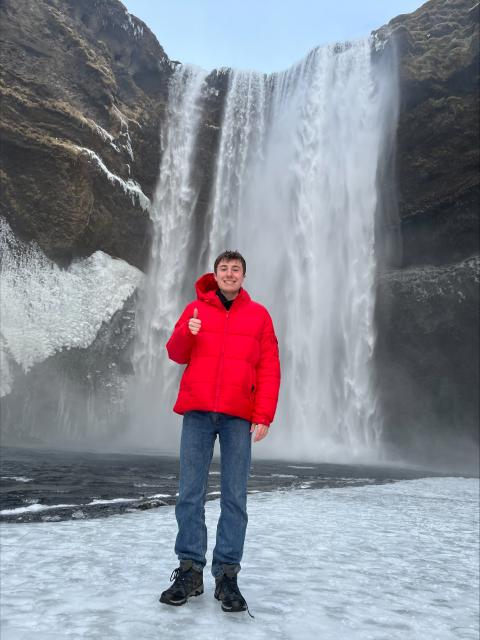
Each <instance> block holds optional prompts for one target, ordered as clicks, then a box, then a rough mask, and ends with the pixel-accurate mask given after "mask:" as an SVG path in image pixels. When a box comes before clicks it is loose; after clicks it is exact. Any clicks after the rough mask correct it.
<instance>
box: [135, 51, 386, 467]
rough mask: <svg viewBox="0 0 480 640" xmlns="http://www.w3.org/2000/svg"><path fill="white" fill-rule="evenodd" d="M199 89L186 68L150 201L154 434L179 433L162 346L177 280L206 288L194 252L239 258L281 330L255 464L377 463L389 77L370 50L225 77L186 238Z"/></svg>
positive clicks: (146, 310) (147, 338) (142, 353)
mask: <svg viewBox="0 0 480 640" xmlns="http://www.w3.org/2000/svg"><path fill="white" fill-rule="evenodd" d="M204 80H205V76H204V75H202V74H201V73H200V72H198V71H194V70H192V69H191V68H188V67H187V68H182V69H180V70H178V71H177V72H176V74H175V77H174V79H173V81H172V86H171V93H170V102H169V120H168V130H167V133H166V136H167V138H166V141H164V143H163V160H162V165H161V169H160V179H159V187H158V189H157V194H156V198H155V203H154V216H153V220H154V224H155V229H156V231H155V238H154V248H153V254H152V264H151V270H150V274H149V277H148V281H147V283H146V288H145V291H144V295H143V303H142V306H141V310H142V311H141V314H140V315H139V318H140V322H139V340H138V346H137V351H136V370H137V377H139V379H140V380H141V381H142V385H143V386H144V387H147V386H148V384H150V382H151V381H152V380H153V381H155V382H154V386H153V391H152V392H151V393H150V397H153V396H152V393H153V394H155V398H156V399H157V400H158V401H159V405H160V406H162V407H166V409H167V412H166V413H164V414H163V417H162V426H161V427H157V428H160V429H161V432H162V438H163V437H167V439H168V434H169V433H173V430H174V429H175V430H176V429H178V419H177V418H174V417H173V416H172V414H169V411H171V406H172V403H173V396H174V392H175V386H176V383H177V381H178V372H177V373H176V372H175V371H176V370H175V366H173V367H172V366H171V365H169V364H168V362H167V361H166V355H165V353H164V344H165V342H166V339H167V338H168V334H169V333H170V331H171V330H172V328H173V324H174V321H175V319H176V317H178V315H179V313H180V312H181V310H182V308H183V306H184V304H185V303H186V302H187V301H188V300H187V299H180V298H181V296H180V295H179V291H181V290H183V289H182V287H183V283H184V282H185V278H188V279H190V280H191V281H193V280H195V278H196V277H197V276H198V275H200V274H196V273H189V272H188V270H187V262H186V256H185V255H184V251H183V249H184V248H185V247H187V246H191V243H192V240H193V241H194V242H196V243H197V244H198V245H199V246H201V247H202V252H201V255H203V256H205V263H204V265H203V267H204V270H205V271H207V270H211V268H212V263H213V260H214V258H215V257H216V255H218V253H219V252H220V251H222V250H223V249H225V248H235V249H239V250H240V251H241V252H242V253H243V254H244V255H245V257H246V259H247V280H246V282H245V286H246V288H247V289H248V290H249V292H250V293H251V295H252V296H253V297H254V299H256V300H258V301H259V302H262V303H264V304H265V305H266V306H267V307H268V308H269V310H270V311H271V313H272V316H273V319H274V322H275V325H276V328H277V332H278V335H279V339H280V353H281V360H282V389H281V396H280V402H279V407H278V413H277V418H276V420H275V423H274V425H273V427H272V429H271V435H270V436H269V438H268V439H267V440H265V442H264V443H261V445H260V447H259V449H258V450H259V451H260V448H261V453H259V455H262V456H265V457H269V456H272V455H273V456H276V457H286V458H292V457H296V458H301V459H315V460H351V459H353V458H355V459H363V460H370V461H371V460H372V459H376V458H377V459H378V456H379V454H380V451H381V430H382V428H381V416H380V415H379V411H378V407H377V402H376V393H375V388H374V382H373V376H372V354H373V348H374V344H375V330H374V324H373V307H374V299H375V270H376V260H375V237H374V229H375V211H376V207H377V204H378V201H379V200H378V188H379V185H378V184H377V175H378V165H379V161H380V158H381V154H382V145H383V141H384V138H385V131H386V128H388V127H392V126H393V121H394V119H395V115H396V109H395V108H393V107H394V105H393V101H394V93H395V92H394V90H393V86H394V78H393V74H390V75H389V74H386V73H382V74H380V73H378V69H376V67H375V66H374V65H373V64H372V56H371V43H370V42H369V41H360V42H357V43H353V44H346V45H342V46H339V45H335V46H328V47H321V48H318V49H315V50H314V51H312V52H311V53H310V54H309V55H308V56H307V57H306V58H305V60H303V61H302V62H301V63H299V64H297V65H295V66H294V67H292V68H291V69H289V70H288V71H286V72H283V73H277V74H272V75H270V76H266V75H263V74H258V73H254V72H251V73H247V72H239V71H231V72H230V77H229V89H228V92H227V96H226V99H225V104H224V115H223V123H222V131H221V139H220V144H219V150H218V155H217V160H216V172H215V178H214V180H213V183H212V190H211V194H210V203H209V207H208V215H207V218H206V219H207V222H208V224H207V225H206V229H204V232H203V235H202V237H196V238H192V234H193V233H194V225H193V224H192V222H193V220H192V213H193V209H194V202H195V197H196V194H197V193H198V185H194V184H193V182H192V179H191V176H192V164H191V163H192V160H193V158H194V154H193V148H194V145H195V138H196V133H195V132H196V130H197V129H198V126H199V114H200V104H201V96H202V86H203V83H204ZM148 381H150V382H148ZM147 382H148V384H147ZM151 388H152V387H151ZM174 423H177V424H175V426H174ZM154 430H155V427H153V428H152V431H154ZM159 441H161V439H160V440H159Z"/></svg>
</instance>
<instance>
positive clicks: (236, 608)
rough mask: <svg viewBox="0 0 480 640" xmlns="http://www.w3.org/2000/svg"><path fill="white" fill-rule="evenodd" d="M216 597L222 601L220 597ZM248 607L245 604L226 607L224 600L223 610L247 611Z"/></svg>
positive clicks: (226, 611)
mask: <svg viewBox="0 0 480 640" xmlns="http://www.w3.org/2000/svg"><path fill="white" fill-rule="evenodd" d="M215 598H216V599H217V600H218V601H219V602H221V600H220V598H219V597H218V596H217V595H215ZM246 610H247V607H246V606H245V605H240V606H239V607H226V606H225V605H224V604H223V602H222V611H225V613H240V612H241V611H246Z"/></svg>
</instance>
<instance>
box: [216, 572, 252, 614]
mask: <svg viewBox="0 0 480 640" xmlns="http://www.w3.org/2000/svg"><path fill="white" fill-rule="evenodd" d="M222 586H223V589H222V590H223V593H224V594H225V595H226V596H229V597H232V596H233V597H234V598H235V597H236V598H238V599H239V600H243V602H245V606H246V607H247V612H248V615H249V616H250V617H251V618H255V616H254V615H252V614H251V613H250V609H249V608H248V604H247V601H246V600H245V598H244V597H243V596H242V594H241V592H240V589H239V588H238V583H237V576H227V575H225V574H224V575H223V585H222Z"/></svg>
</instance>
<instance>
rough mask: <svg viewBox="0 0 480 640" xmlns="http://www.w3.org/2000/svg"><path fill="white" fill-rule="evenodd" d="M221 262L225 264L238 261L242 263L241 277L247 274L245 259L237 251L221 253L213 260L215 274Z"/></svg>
mask: <svg viewBox="0 0 480 640" xmlns="http://www.w3.org/2000/svg"><path fill="white" fill-rule="evenodd" d="M222 260H225V261H226V262H230V261H231V260H239V261H240V262H241V263H242V267H243V275H245V274H246V273H247V263H246V262H245V258H244V257H243V256H242V254H241V253H239V252H238V251H229V250H227V251H224V252H223V253H221V254H220V255H219V256H218V258H217V259H216V260H215V264H214V265H213V270H214V272H215V273H217V267H218V265H219V264H220V262H221V261H222Z"/></svg>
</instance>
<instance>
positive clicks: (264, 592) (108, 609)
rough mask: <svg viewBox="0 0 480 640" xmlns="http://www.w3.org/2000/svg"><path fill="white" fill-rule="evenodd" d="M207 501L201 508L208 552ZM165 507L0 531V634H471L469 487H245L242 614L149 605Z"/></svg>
mask: <svg viewBox="0 0 480 640" xmlns="http://www.w3.org/2000/svg"><path fill="white" fill-rule="evenodd" d="M218 513H219V501H210V502H208V503H207V505H206V519H207V525H208V527H209V549H210V551H211V548H212V545H213V541H214V534H215V529H214V525H215V523H216V519H217V517H218ZM175 533H176V523H175V518H174V510H173V507H169V506H165V507H161V508H159V509H156V510H152V511H148V512H140V513H135V514H134V513H128V514H123V515H119V516H113V517H111V518H108V519H104V520H100V519H94V520H79V521H75V522H72V521H66V522H48V523H35V524H5V525H3V526H2V535H1V541H2V556H3V558H2V565H1V572H2V590H1V603H0V604H1V617H2V640H27V638H28V639H30V638H32V637H34V638H36V640H49V639H50V638H51V639H52V640H53V639H54V638H55V639H58V638H89V639H92V640H93V639H97V638H98V639H102V640H104V639H105V638H108V639H109V640H116V639H125V640H131V638H138V640H150V639H152V640H153V639H155V640H157V639H158V638H162V640H169V639H173V638H175V640H182V639H188V638H195V640H215V639H217V638H229V640H240V639H241V640H245V638H247V637H248V638H249V640H263V639H265V640H266V639H267V638H268V639H269V640H270V639H272V638H275V640H297V639H302V640H309V639H311V638H312V639H313V638H315V639H317V638H322V639H325V640H343V639H345V640H367V639H368V640H397V639H398V640H406V639H408V640H415V639H418V640H447V639H453V638H455V639H457V638H458V639H472V640H473V639H474V638H475V639H477V638H478V607H479V605H478V602H479V601H478V595H479V594H478V480H476V479H464V478H427V479H422V480H410V481H401V482H397V483H393V484H386V485H375V486H364V487H351V488H342V489H320V490H310V491H299V490H296V491H278V492H273V493H257V494H255V495H251V496H250V497H249V526H248V531H247V540H246V546H245V554H244V561H243V563H242V572H241V573H240V575H239V584H240V586H241V588H242V591H243V593H244V595H245V597H246V599H247V601H248V604H249V607H250V610H251V611H252V613H253V615H254V616H255V619H251V618H249V617H248V615H247V614H243V613H242V614H226V613H223V612H222V611H221V609H220V606H219V603H218V602H217V601H215V600H214V598H213V578H212V577H211V575H210V573H209V571H205V574H204V578H205V583H206V584H205V593H204V594H203V595H202V596H200V597H197V598H192V599H191V600H190V601H189V602H188V604H187V605H185V606H183V607H178V608H177V607H168V606H165V605H161V604H159V603H158V596H159V594H160V592H161V591H162V590H163V589H165V588H166V587H167V586H168V584H169V577H170V573H171V571H172V569H173V568H174V567H175V566H177V561H176V558H175V556H174V553H173V543H174V537H175Z"/></svg>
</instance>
